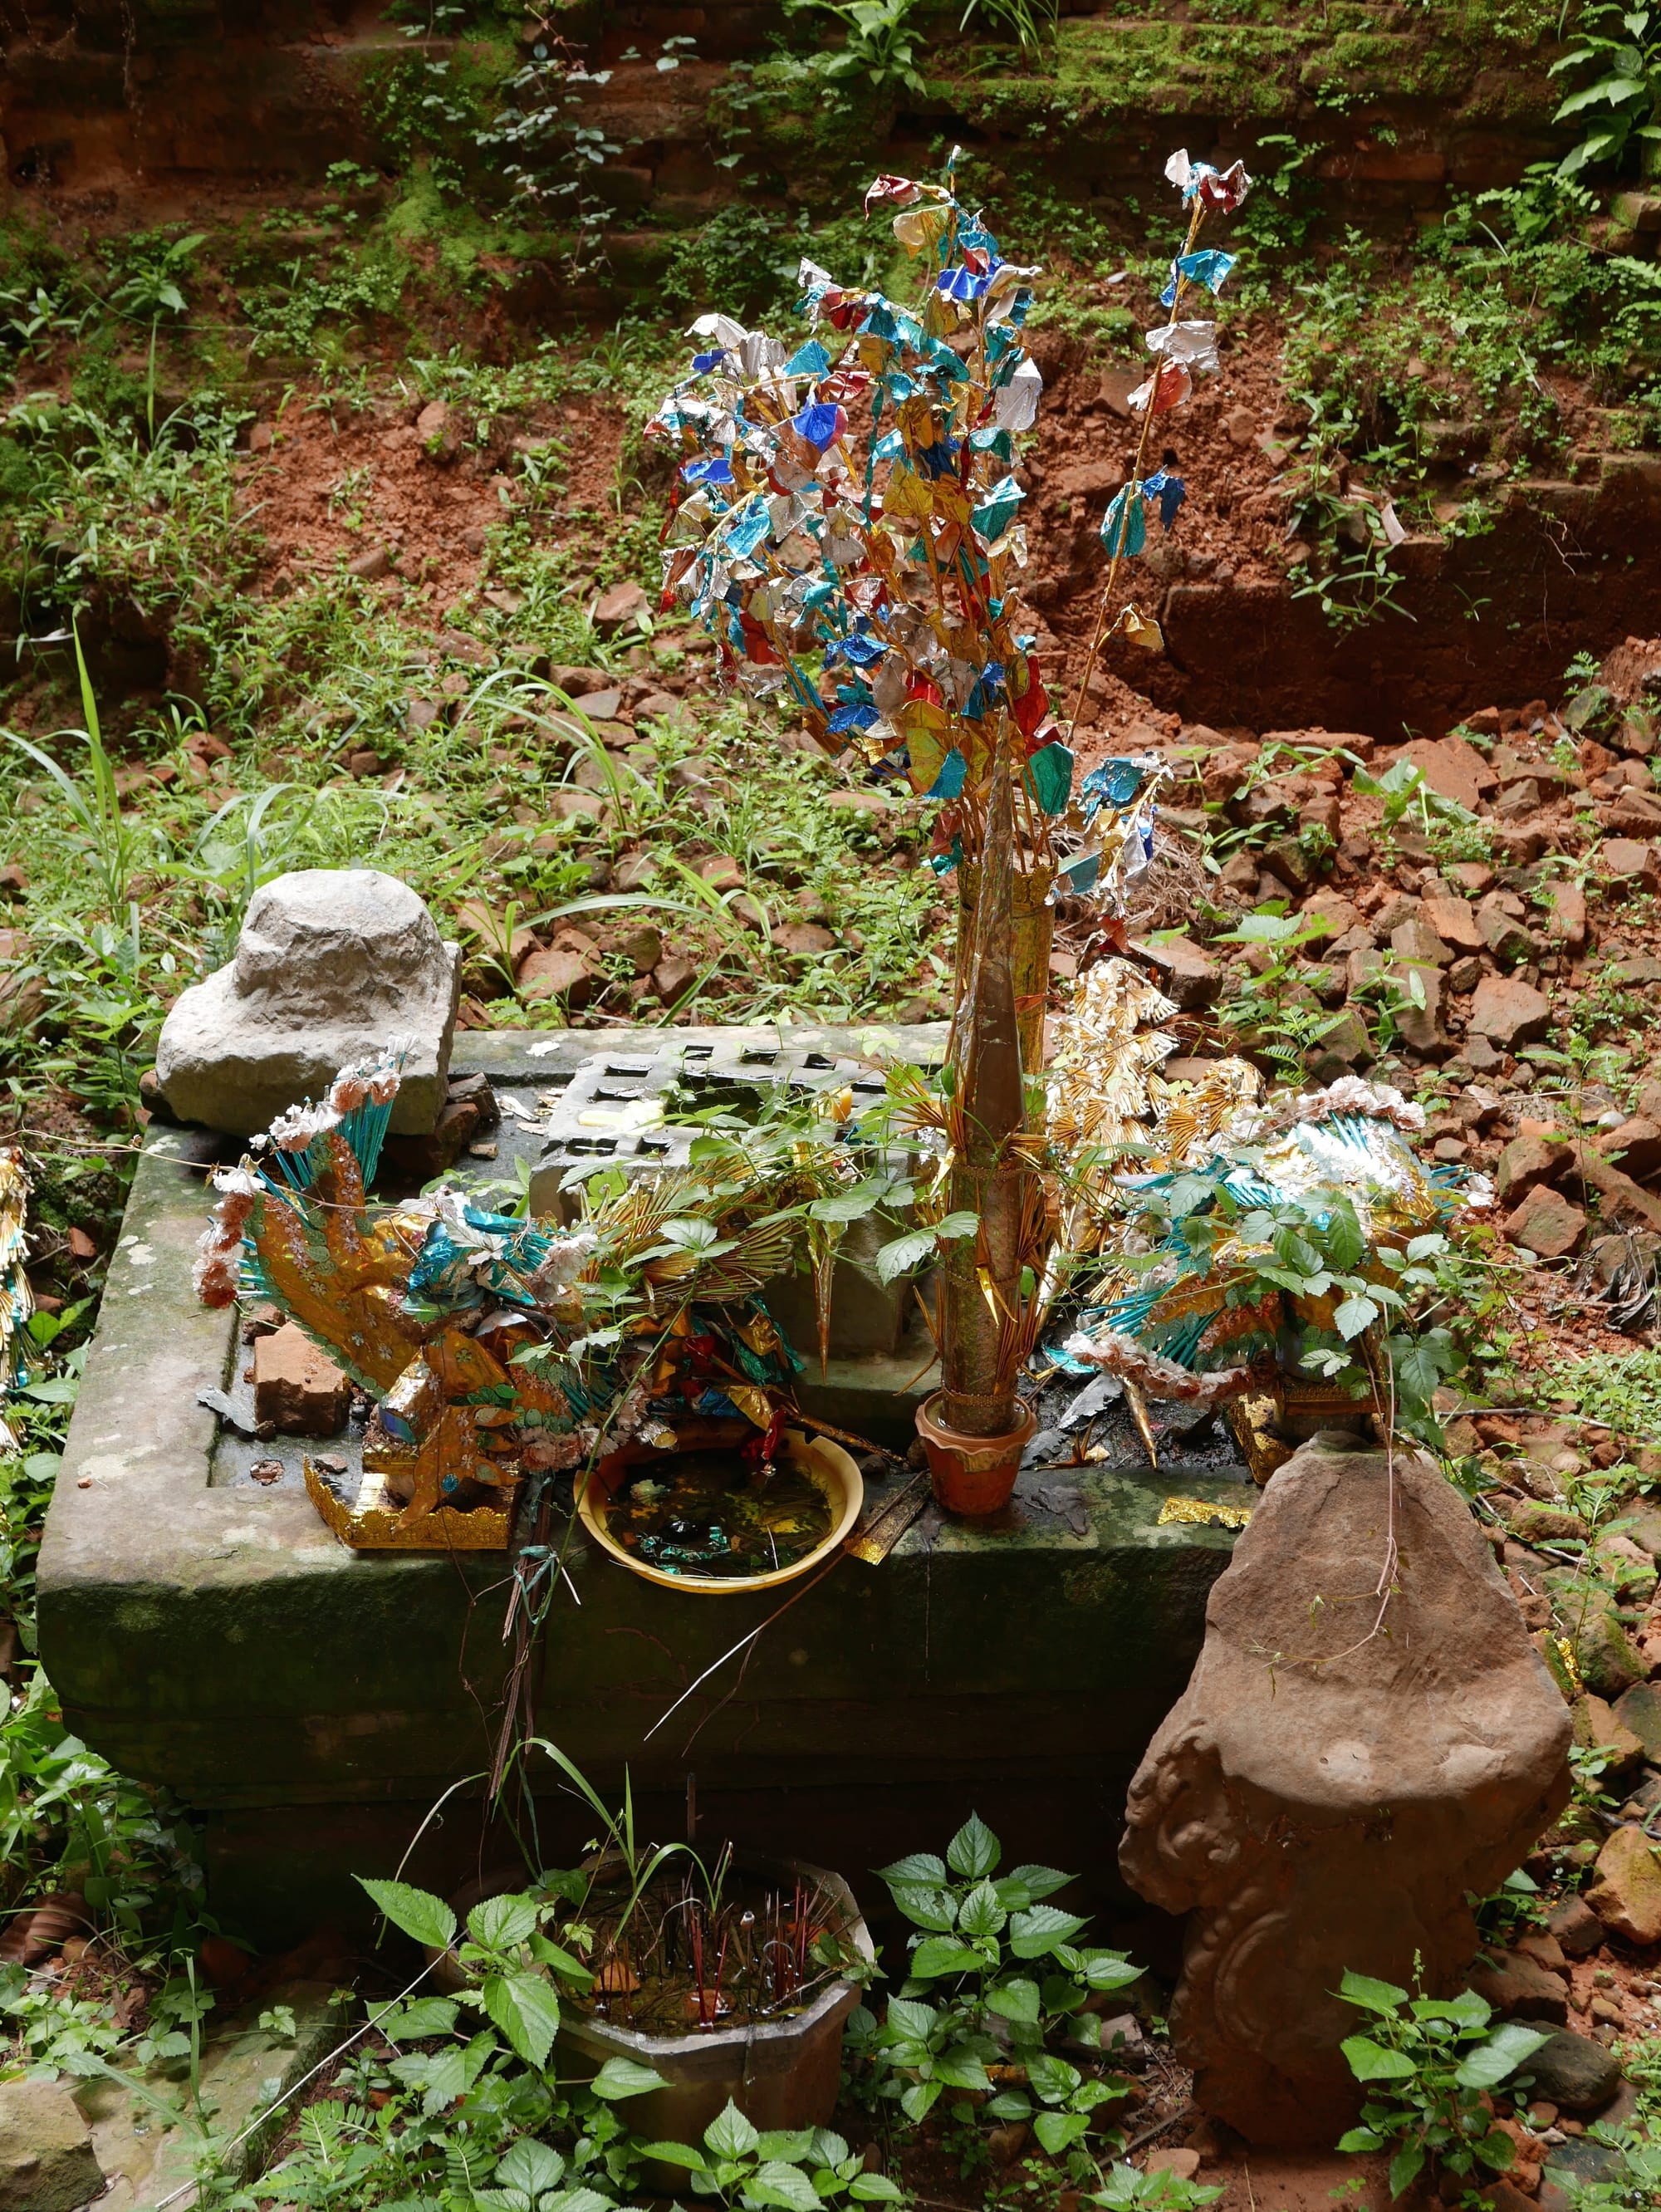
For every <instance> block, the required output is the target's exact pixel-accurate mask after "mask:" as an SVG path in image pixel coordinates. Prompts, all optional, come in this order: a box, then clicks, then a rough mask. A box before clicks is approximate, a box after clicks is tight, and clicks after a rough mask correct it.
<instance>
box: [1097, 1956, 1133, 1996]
mask: <svg viewBox="0 0 1661 2212" xmlns="http://www.w3.org/2000/svg"><path fill="white" fill-rule="evenodd" d="M1084 1979H1085V1983H1086V1985H1087V1986H1088V1988H1090V1989H1093V1990H1123V1989H1128V1988H1129V1986H1130V1984H1131V1983H1132V1982H1139V1981H1140V1980H1141V1979H1142V1968H1141V1967H1140V1966H1137V1964H1136V1962H1135V1961H1134V1960H1131V1959H1115V1958H1112V1957H1103V1956H1101V1955H1100V1954H1092V1955H1091V1956H1089V1957H1088V1958H1087V1959H1086V1960H1085V1961H1084Z"/></svg>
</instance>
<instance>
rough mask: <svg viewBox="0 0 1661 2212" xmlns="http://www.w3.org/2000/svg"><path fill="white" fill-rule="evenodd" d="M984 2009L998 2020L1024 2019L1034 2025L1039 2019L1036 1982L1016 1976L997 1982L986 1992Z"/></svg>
mask: <svg viewBox="0 0 1661 2212" xmlns="http://www.w3.org/2000/svg"><path fill="white" fill-rule="evenodd" d="M986 2009H987V2011H988V2012H994V2013H996V2014H997V2016H998V2018H999V2019H1000V2020H1014V2021H1025V2022H1026V2023H1027V2024H1028V2025H1029V2026H1034V2027H1035V2026H1036V2025H1037V2022H1038V2019H1039V2001H1038V1984H1037V1983H1036V1982H1029V1981H1027V1980H1024V1979H1021V1978H1016V1979H1015V1980H1013V1981H1008V1982H999V1983H997V1985H996V1986H995V1987H994V1988H992V1989H990V1990H988V1991H987V1992H986Z"/></svg>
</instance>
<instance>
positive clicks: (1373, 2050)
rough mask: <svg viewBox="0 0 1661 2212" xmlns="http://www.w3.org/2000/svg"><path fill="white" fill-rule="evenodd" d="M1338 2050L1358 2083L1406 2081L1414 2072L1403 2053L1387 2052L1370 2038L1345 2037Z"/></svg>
mask: <svg viewBox="0 0 1661 2212" xmlns="http://www.w3.org/2000/svg"><path fill="white" fill-rule="evenodd" d="M1338 2048H1339V2049H1340V2050H1341V2051H1343V2055H1344V2057H1346V2058H1347V2059H1348V2060H1349V2070H1350V2072H1351V2073H1352V2074H1353V2075H1355V2079H1356V2080H1357V2081H1410V2080H1411V2078H1412V2076H1413V2074H1414V2072H1415V2067H1414V2063H1413V2061H1412V2060H1411V2059H1410V2058H1409V2057H1408V2056H1407V2054H1406V2052H1405V2051H1391V2050H1387V2049H1386V2048H1385V2045H1383V2044H1382V2043H1374V2042H1373V2039H1372V2038H1371V2037H1370V2036H1366V2035H1349V2036H1346V2037H1345V2038H1344V2039H1343V2042H1342V2043H1341V2044H1340V2045H1338Z"/></svg>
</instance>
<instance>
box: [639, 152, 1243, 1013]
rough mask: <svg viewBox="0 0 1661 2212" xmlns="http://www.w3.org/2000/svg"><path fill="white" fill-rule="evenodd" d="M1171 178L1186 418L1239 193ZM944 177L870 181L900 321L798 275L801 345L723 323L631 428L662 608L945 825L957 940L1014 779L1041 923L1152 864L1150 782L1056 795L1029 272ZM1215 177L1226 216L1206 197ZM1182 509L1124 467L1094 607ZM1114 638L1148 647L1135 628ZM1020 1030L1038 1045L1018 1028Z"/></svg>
mask: <svg viewBox="0 0 1661 2212" xmlns="http://www.w3.org/2000/svg"><path fill="white" fill-rule="evenodd" d="M1177 158H1178V159H1179V160H1180V161H1182V162H1183V163H1184V164H1185V173H1186V175H1187V177H1188V178H1189V179H1190V180H1191V181H1193V180H1195V179H1197V182H1194V184H1193V189H1194V193H1195V194H1196V195H1197V197H1196V198H1195V204H1194V213H1193V216H1192V218H1191V223H1190V231H1189V239H1188V245H1187V249H1186V250H1185V254H1184V256H1183V257H1182V258H1180V259H1179V261H1178V262H1177V263H1176V264H1173V285H1174V287H1175V289H1174V291H1173V295H1172V298H1173V311H1172V319H1171V322H1170V324H1169V325H1168V326H1167V327H1165V328H1162V329H1161V330H1160V331H1155V332H1153V333H1150V336H1149V346H1150V348H1152V349H1154V351H1155V356H1156V366H1155V378H1156V380H1157V378H1158V377H1159V376H1161V375H1164V374H1166V373H1167V372H1171V373H1173V374H1176V375H1177V376H1178V378H1179V380H1180V381H1181V382H1182V383H1183V385H1184V396H1185V389H1186V385H1187V382H1188V380H1191V374H1195V373H1197V372H1198V371H1200V370H1203V368H1206V367H1207V366H1214V365H1215V357H1216V356H1215V341H1214V339H1213V337H1211V335H1210V333H1211V330H1212V326H1211V325H1210V324H1209V323H1206V322H1201V321H1196V320H1195V319H1192V318H1191V316H1189V315H1187V314H1186V313H1184V312H1183V306H1184V302H1185V299H1186V297H1187V295H1190V294H1191V293H1192V292H1193V291H1194V290H1195V289H1196V288H1198V289H1200V290H1201V291H1203V290H1204V289H1207V288H1209V289H1213V290H1215V288H1216V286H1217V285H1218V284H1220V283H1221V282H1222V277H1223V276H1225V275H1226V274H1227V270H1228V264H1229V262H1230V257H1229V256H1228V255H1227V254H1219V253H1210V254H1197V253H1195V252H1194V251H1193V250H1192V249H1193V240H1194V237H1195V235H1196V234H1197V231H1198V228H1199V225H1200V223H1201V222H1202V221H1203V219H1204V216H1205V214H1206V213H1207V212H1208V211H1209V210H1211V209H1212V208H1214V207H1215V208H1221V207H1222V206H1223V205H1224V204H1225V203H1226V204H1228V205H1229V206H1234V205H1238V204H1239V202H1240V199H1241V198H1243V197H1244V196H1245V191H1246V187H1247V185H1248V183H1249V179H1246V175H1245V173H1244V171H1243V170H1240V169H1239V168H1238V166H1237V167H1236V168H1235V169H1234V170H1231V171H1229V172H1228V173H1227V175H1226V177H1224V178H1222V179H1217V173H1216V172H1215V171H1213V170H1209V169H1207V168H1205V167H1203V165H1199V166H1195V165H1189V164H1187V157H1186V156H1185V155H1182V156H1179V157H1177ZM955 160H956V156H955V155H954V156H953V159H952V161H950V162H949V163H948V165H947V169H946V175H945V180H944V182H943V183H940V184H931V183H925V182H921V181H918V180H917V179H912V178H908V177H895V176H880V177H878V178H877V179H876V181H875V182H874V183H873V184H872V185H871V187H870V191H868V192H867V193H866V195H865V211H866V214H867V215H868V216H870V215H871V214H872V213H873V212H874V211H876V210H878V209H882V210H886V211H888V212H890V213H891V215H892V220H893V226H894V236H895V238H896V240H898V242H899V244H900V246H901V248H902V249H903V251H904V252H905V253H906V255H907V256H908V257H909V258H910V260H911V261H912V264H913V265H914V267H915V269H916V271H917V277H918V284H917V295H916V297H915V298H914V300H913V301H912V303H911V304H910V305H905V304H901V303H900V302H899V301H894V300H891V299H889V298H888V297H887V296H886V295H884V294H883V293H882V292H879V291H874V290H869V289H860V288H855V287H849V286H845V285H842V284H840V283H837V281H836V279H835V278H834V276H832V275H831V274H830V273H829V272H828V271H827V270H823V269H821V268H820V267H818V266H817V265H816V264H815V263H813V262H812V261H809V260H804V261H803V263H802V265H801V270H800V283H801V290H802V300H801V307H802V312H803V315H804V316H805V318H806V320H807V323H808V326H809V333H810V334H809V336H808V337H806V338H805V339H804V340H803V342H802V343H799V344H797V345H795V346H791V345H790V344H787V343H785V342H784V341H783V340H781V339H779V338H777V337H771V336H769V335H768V334H767V333H766V332H765V331H750V330H746V329H745V328H744V327H743V325H742V324H740V323H738V322H736V321H735V320H733V319H732V318H731V317H730V316H728V315H724V314H721V313H709V314H705V315H701V316H700V317H699V319H697V321H696V322H694V325H692V335H693V336H694V338H695V339H697V340H698V341H699V342H700V350H699V351H698V352H696V353H695V354H694V357H693V361H692V365H691V371H690V374H688V375H687V376H686V377H684V378H683V379H682V380H681V381H680V382H678V383H677V384H676V386H675V387H674V388H673V390H672V391H671V392H670V394H669V396H668V397H667V398H666V399H665V400H664V404H663V405H662V406H661V407H660V408H659V409H658V412H657V414H656V416H654V417H653V418H652V422H651V423H650V424H649V425H648V435H651V436H653V437H655V438H658V439H659V440H662V441H664V442H666V443H667V444H668V445H669V446H670V448H671V449H672V451H673V452H674V453H675V454H676V457H677V460H678V479H677V483H676V497H675V501H674V505H673V508H672V511H671V513H670V521H669V524H668V527H667V530H666V532H665V545H664V594H663V608H664V611H666V612H667V611H670V609H672V608H673V607H675V606H676V605H683V606H684V607H686V608H687V609H688V611H689V612H690V613H691V614H692V615H693V616H694V617H695V618H696V619H697V620H698V621H699V622H700V623H702V624H703V625H704V627H705V628H706V629H707V630H708V631H709V633H710V634H711V635H712V637H713V638H714V639H715V641H716V643H717V645H718V648H719V667H720V671H721V674H722V677H723V679H724V681H726V682H728V683H730V684H736V685H737V686H738V687H739V688H741V689H742V690H745V691H746V692H748V693H749V695H750V696H753V697H756V698H767V697H775V698H780V699H783V700H785V701H787V702H789V703H790V705H791V706H792V707H793V708H795V709H796V710H797V713H798V714H799V715H800V717H801V719H802V720H803V722H804V723H805V724H806V726H807V727H808V729H809V731H810V732H811V733H812V734H813V736H814V737H815V738H817V739H818V740H819V742H820V743H821V744H822V745H823V746H824V747H825V748H826V749H827V750H828V751H830V752H832V753H834V754H835V755H836V756H838V757H840V759H841V760H842V761H843V762H844V763H846V765H848V766H851V767H852V766H863V767H864V769H866V770H867V771H868V772H869V774H870V775H871V777H872V778H873V779H875V781H877V782H878V783H879V784H882V783H887V784H889V785H894V786H902V787H906V788H908V789H909V790H910V791H911V792H912V793H914V794H916V795H917V796H918V797H921V798H924V799H932V800H934V801H936V802H937V805H938V811H937V814H936V816H935V819H934V834H933V845H932V850H931V855H930V858H931V864H932V866H934V868H935V869H936V870H937V872H938V873H940V874H941V875H947V874H949V873H950V872H952V871H954V870H955V869H958V868H960V866H965V864H967V866H966V869H965V877H964V878H963V879H962V902H963V906H964V909H965V912H966V915H967V914H968V913H969V912H970V911H971V910H972V909H973V905H974V902H975V899H976V896H977V886H976V884H975V881H974V877H973V870H974V867H975V865H976V864H977V863H978V862H979V859H980V856H981V854H982V852H983V849H984V847H985V840H986V834H987V823H988V820H989V817H990V810H991V791H992V786H993V783H994V781H995V779H996V778H997V775H999V774H1000V773H1007V775H1008V776H1009V781H1010V783H1011V799H1012V805H1013V811H1014V827H1015V840H1014V848H1013V857H1014V861H1015V872H1016V873H1017V874H1018V875H1020V876H1022V877H1027V878H1037V879H1038V881H1039V884H1040V892H1041V897H1042V898H1047V896H1048V894H1049V890H1050V887H1051V885H1052V884H1053V882H1054V880H1055V878H1056V876H1057V873H1058V872H1062V873H1064V875H1065V878H1066V880H1067V887H1068V888H1069V889H1070V890H1072V891H1074V892H1076V893H1080V894H1086V895H1092V896H1094V897H1096V898H1097V899H1099V900H1100V902H1101V903H1102V905H1103V907H1104V909H1105V911H1106V915H1107V916H1108V917H1109V918H1110V919H1111V918H1113V917H1116V916H1118V915H1119V914H1121V913H1122V909H1123V895H1124V886H1125V883H1126V881H1128V880H1129V878H1131V877H1132V876H1134V875H1135V874H1136V873H1137V872H1138V870H1139V868H1140V867H1141V866H1145V864H1146V860H1147V856H1148V851H1149V838H1150V834H1151V823H1152V799H1153V793H1154V791H1155V788H1156V786H1157V783H1158V781H1159V777H1160V774H1161V769H1160V764H1159V763H1158V762H1157V761H1156V760H1155V759H1154V758H1152V757H1122V758H1120V757H1116V758H1113V759H1110V760H1109V761H1107V762H1106V763H1102V764H1101V765H1100V767H1099V768H1098V769H1096V770H1095V771H1094V775H1093V777H1092V779H1091V780H1090V781H1091V784H1092V785H1094V787H1093V788H1092V787H1088V786H1087V787H1086V788H1084V789H1082V790H1078V791H1076V790H1075V783H1074V758H1073V752H1072V749H1071V745H1070V735H1071V725H1070V724H1069V723H1064V722H1062V721H1059V720H1058V719H1057V716H1056V714H1055V711H1054V706H1053V702H1052V696H1051V691H1050V689H1049V684H1048V682H1047V681H1046V674H1045V671H1044V670H1043V669H1042V667H1041V666H1040V660H1039V656H1038V653H1037V651H1036V639H1035V635H1034V631H1033V629H1031V627H1030V626H1029V624H1030V618H1029V617H1028V615H1027V614H1026V613H1025V611H1023V609H1022V607H1021V602H1020V585H1021V572H1022V571H1023V569H1024V568H1026V566H1027V561H1028V544H1027V524H1026V522H1025V520H1024V519H1023V507H1024V504H1025V499H1026V493H1025V490H1024V489H1023V487H1022V485H1021V481H1020V478H1019V476H1018V474H1017V468H1018V463H1019V459H1020V454H1021V448H1022V447H1023V445H1024V443H1025V442H1026V441H1027V440H1028V437H1029V435H1030V434H1031V433H1032V432H1033V431H1034V429H1035V428H1036V425H1037V422H1038V415H1039V403H1040V398H1041V395H1042V392H1043V379H1042V376H1041V375H1040V371H1039V368H1038V365H1037V363H1036V362H1034V359H1033V358H1032V356H1031V354H1030V353H1029V352H1028V349H1027V347H1026V346H1025V344H1024V343H1023V342H1022V336H1021V332H1022V327H1023V325H1024V324H1025V322H1026V319H1027V316H1028V311H1029V309H1030V307H1032V304H1033V301H1034V289H1035V286H1036V284H1037V283H1038V282H1039V280H1040V276H1041V274H1042V272H1041V271H1040V270H1038V269H1036V268H1034V267H1030V266H1026V265H1022V264H1017V263H1015V262H1011V261H1006V260H1005V259H1003V257H1002V255H1001V254H1000V252H999V251H998V246H997V240H996V239H995V238H994V237H993V236H992V234H991V232H990V231H989V230H988V229H987V228H986V227H985V222H984V221H983V220H982V218H981V216H979V214H972V213H970V212H969V211H967V210H966V209H965V208H964V207H963V206H962V205H961V203H960V202H959V200H958V198H957V197H956V193H955ZM1213 179H1217V189H1219V190H1221V191H1222V199H1217V198H1215V197H1213V198H1212V199H1209V200H1207V199H1205V198H1204V197H1203V194H1204V192H1205V191H1207V190H1209V189H1210V188H1211V187H1210V184H1209V180H1213ZM1161 388H1162V387H1161ZM1173 390H1174V386H1173ZM1167 404H1176V401H1175V399H1172V400H1170V401H1168V402H1167V400H1166V399H1164V398H1158V399H1157V401H1156V405H1155V407H1153V408H1150V409H1149V410H1148V413H1147V415H1146V417H1145V422H1146V421H1151V419H1152V415H1153V413H1154V412H1155V411H1161V410H1163V409H1164V408H1165V407H1166V406H1167ZM1145 422H1144V433H1143V444H1144V445H1145V443H1146V431H1145ZM1182 497H1183V486H1182V483H1181V482H1180V479H1179V478H1178V477H1175V476H1174V475H1173V474H1172V473H1171V472H1170V471H1168V470H1167V471H1159V472H1156V474H1155V476H1154V477H1148V478H1145V479H1144V477H1143V473H1142V470H1141V466H1140V454H1139V453H1138V460H1137V465H1136V466H1135V468H1134V469H1133V470H1132V472H1131V478H1130V480H1129V482H1128V483H1127V485H1126V488H1125V492H1124V493H1122V494H1121V495H1120V499H1119V501H1118V513H1117V520H1116V524H1115V527H1116V531H1117V538H1118V542H1116V543H1111V544H1110V550H1112V553H1113V556H1114V557H1113V568H1112V571H1111V572H1110V589H1111V587H1112V581H1113V580H1114V579H1115V578H1116V576H1117V571H1118V562H1119V558H1120V556H1121V553H1123V554H1125V555H1127V556H1128V555H1129V554H1130V553H1131V552H1133V551H1134V550H1135V549H1136V546H1137V545H1139V544H1141V542H1142V540H1143V537H1145V520H1144V513H1143V509H1144V506H1145V505H1147V504H1149V503H1151V504H1152V505H1153V506H1154V507H1155V509H1156V510H1157V512H1158V513H1159V515H1160V517H1161V520H1162V522H1163V525H1164V526H1165V527H1167V528H1168V527H1170V526H1171V524H1172V522H1173V520H1174V519H1175V516H1176V513H1177V510H1178V508H1179V506H1180V505H1181V502H1182ZM1111 512H1112V511H1110V513H1111ZM1112 627H1113V628H1116V629H1124V630H1125V633H1126V635H1129V636H1130V637H1131V638H1132V639H1134V640H1135V641H1137V642H1140V643H1143V644H1144V645H1147V646H1149V647H1157V646H1158V644H1159V641H1160V640H1159V631H1158V626H1157V624H1156V623H1154V622H1153V621H1151V620H1150V619H1149V618H1148V617H1143V616H1141V615H1140V614H1138V613H1137V611H1136V610H1135V608H1134V607H1127V608H1126V609H1125V610H1123V611H1121V613H1120V615H1119V617H1118V619H1117V621H1116V622H1115V623H1113V625H1112ZM1106 634H1107V632H1106V629H1105V628H1104V629H1103V630H1102V632H1101V634H1100V635H1098V638H1097V640H1096V641H1095V647H1094V648H1093V658H1094V651H1095V650H1099V648H1100V643H1101V642H1102V639H1103V637H1104V636H1105V635H1106ZM1074 720H1076V715H1075V717H1074ZM1017 910H1019V902H1017ZM1044 949H1045V951H1046V954H1047V945H1046V947H1045V948H1044ZM1028 964H1029V965H1031V964H1033V963H1028ZM963 973H964V970H963V969H962V968H961V967H960V981H961V977H962V975H963ZM1040 987H1041V977H1040ZM1025 1026H1026V1028H1027V1032H1028V1040H1029V1041H1030V1039H1031V1038H1032V1036H1034V1034H1035V1024H1030V1023H1029V1024H1026V1025H1025Z"/></svg>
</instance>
